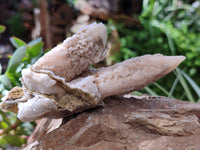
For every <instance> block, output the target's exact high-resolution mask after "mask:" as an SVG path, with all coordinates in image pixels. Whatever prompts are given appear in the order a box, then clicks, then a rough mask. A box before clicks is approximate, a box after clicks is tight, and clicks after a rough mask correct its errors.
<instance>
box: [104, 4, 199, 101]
mask: <svg viewBox="0 0 200 150" xmlns="http://www.w3.org/2000/svg"><path fill="white" fill-rule="evenodd" d="M136 17H137V18H138V19H139V20H140V23H141V25H140V27H139V28H138V27H137V28H136V27H125V26H123V24H119V23H118V24H116V23H114V22H113V21H112V20H110V21H108V24H107V26H108V29H109V30H113V29H114V30H117V31H118V34H119V37H120V43H121V45H120V50H119V52H118V53H116V54H115V55H114V57H112V59H113V60H114V61H115V62H119V61H122V60H124V59H128V58H130V57H133V56H138V55H144V54H155V53H161V54H164V55H184V56H186V60H185V61H184V62H183V63H182V65H181V66H180V68H182V70H175V71H174V74H173V73H171V74H169V75H167V77H165V78H164V79H161V80H159V81H157V83H155V84H154V85H150V86H148V87H146V88H145V90H142V91H140V94H141V93H148V94H151V95H155V96H158V95H163V96H168V97H171V98H177V99H183V100H189V101H199V98H200V96H199V95H200V94H199V93H200V90H199V87H198V84H200V79H199V71H200V21H199V20H200V2H199V1H196V2H194V3H191V4H190V3H189V1H181V0H179V1H178V0H170V1H165V0H143V11H142V13H141V14H140V15H139V16H136ZM109 32H110V31H109ZM191 77H192V78H191ZM166 79H167V80H166ZM191 81H192V82H191ZM192 83H193V84H192ZM137 93H138V92H137Z"/></svg>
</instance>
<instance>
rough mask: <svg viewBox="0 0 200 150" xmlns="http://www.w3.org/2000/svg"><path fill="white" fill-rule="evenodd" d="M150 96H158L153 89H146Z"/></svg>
mask: <svg viewBox="0 0 200 150" xmlns="http://www.w3.org/2000/svg"><path fill="white" fill-rule="evenodd" d="M144 89H145V90H146V91H147V92H148V93H149V94H150V95H152V96H158V94H156V93H155V92H154V91H153V90H152V89H150V88H149V87H148V86H146V87H145V88H144Z"/></svg>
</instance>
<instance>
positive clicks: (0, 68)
mask: <svg viewBox="0 0 200 150" xmlns="http://www.w3.org/2000/svg"><path fill="white" fill-rule="evenodd" d="M1 73H2V65H1V64H0V74H1Z"/></svg>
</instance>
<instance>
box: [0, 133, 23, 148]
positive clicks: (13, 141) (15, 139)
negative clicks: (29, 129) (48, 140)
mask: <svg viewBox="0 0 200 150" xmlns="http://www.w3.org/2000/svg"><path fill="white" fill-rule="evenodd" d="M25 143H26V139H25V138H22V137H20V136H17V135H9V134H7V135H4V136H2V137H1V138H0V145H7V144H10V145H12V146H17V147H20V146H21V145H22V144H25Z"/></svg>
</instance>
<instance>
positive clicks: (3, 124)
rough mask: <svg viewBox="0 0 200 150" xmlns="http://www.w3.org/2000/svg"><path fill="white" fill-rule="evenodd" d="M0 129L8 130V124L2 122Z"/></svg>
mask: <svg viewBox="0 0 200 150" xmlns="http://www.w3.org/2000/svg"><path fill="white" fill-rule="evenodd" d="M0 128H1V129H6V128H8V124H7V123H6V122H4V121H1V122H0Z"/></svg>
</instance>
